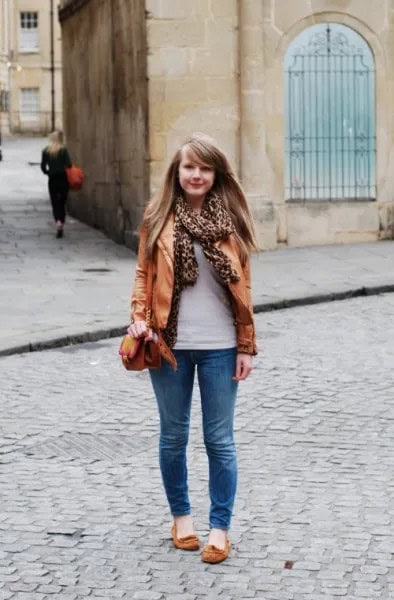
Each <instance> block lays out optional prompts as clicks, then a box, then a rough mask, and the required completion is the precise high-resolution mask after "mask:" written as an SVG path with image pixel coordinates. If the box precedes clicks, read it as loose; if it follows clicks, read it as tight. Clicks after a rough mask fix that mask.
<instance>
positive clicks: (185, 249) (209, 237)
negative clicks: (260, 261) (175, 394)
mask: <svg viewBox="0 0 394 600" xmlns="http://www.w3.org/2000/svg"><path fill="white" fill-rule="evenodd" d="M234 231H235V229H234V225H233V222H232V220H231V217H230V215H229V214H228V212H227V210H226V208H225V206H224V203H223V201H222V200H221V198H219V197H218V196H214V195H212V196H208V197H207V198H206V199H205V201H204V205H203V208H202V210H201V212H200V214H196V213H193V211H192V210H191V209H190V207H189V205H188V203H187V201H186V200H185V199H184V198H182V197H180V198H178V199H177V201H176V205H175V225H174V291H173V296H172V303H171V311H170V315H169V318H168V323H167V327H166V328H165V329H164V330H163V332H162V334H163V338H164V341H165V342H166V344H167V345H168V347H169V348H172V347H173V346H174V344H175V342H176V339H177V327H178V312H179V303H180V298H181V293H182V290H184V289H185V288H186V287H188V286H192V285H194V284H195V282H196V281H197V277H198V264H197V260H196V257H195V254H194V248H193V240H198V242H199V243H200V244H201V248H202V250H203V252H204V255H205V257H206V259H207V260H208V262H209V263H210V264H211V265H212V266H213V268H214V269H215V271H216V272H217V274H218V275H219V277H220V278H221V280H222V281H223V282H224V283H225V284H226V285H227V284H229V283H230V282H235V281H239V276H238V274H237V272H236V271H235V269H234V268H233V266H232V264H231V261H230V260H229V259H228V258H227V256H226V255H225V254H224V253H223V252H222V251H221V250H220V249H219V248H216V246H214V242H217V241H218V240H221V239H226V238H227V237H228V236H229V235H230V233H233V232H234Z"/></svg>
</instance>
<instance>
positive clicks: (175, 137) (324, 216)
mask: <svg viewBox="0 0 394 600" xmlns="http://www.w3.org/2000/svg"><path fill="white" fill-rule="evenodd" d="M59 15H60V21H61V25H62V30H63V33H62V37H63V54H64V56H65V57H66V60H65V61H64V71H63V72H64V110H65V130H66V135H67V139H68V144H69V146H70V148H71V152H72V155H73V157H74V160H75V161H76V162H78V163H81V164H82V166H83V167H84V169H85V172H86V176H87V177H86V186H85V187H84V190H83V191H82V192H80V193H79V194H78V197H74V198H73V199H72V200H71V208H72V211H73V212H74V213H75V214H76V215H77V216H79V217H80V218H82V219H83V220H86V221H87V222H89V223H91V224H93V225H95V226H97V227H100V228H102V229H103V230H104V231H105V232H106V233H107V234H108V235H110V236H111V237H112V238H113V239H115V240H117V241H119V242H125V243H126V244H127V245H131V246H134V245H135V242H136V230H137V226H138V223H139V221H140V218H141V215H142V211H143V206H144V204H145V202H146V200H147V199H148V198H149V197H150V196H151V194H152V193H154V191H155V190H156V189H157V187H158V185H159V181H160V178H161V176H162V174H163V172H164V169H165V167H166V164H167V162H168V160H169V158H170V157H171V155H172V154H173V152H174V149H175V148H176V147H177V145H178V144H179V143H180V141H182V139H183V138H184V137H185V136H187V135H188V134H189V133H190V132H193V131H203V132H206V133H208V134H210V135H212V136H214V137H215V138H216V139H217V140H218V141H219V143H220V144H221V146H222V147H223V148H224V149H225V151H226V152H227V153H228V154H229V156H230V157H231V159H232V161H233V164H234V165H235V168H236V170H237V172H238V175H239V177H240V179H241V181H242V184H243V186H244V189H245V191H246V193H247V195H248V198H249V201H250V204H251V207H252V210H253V213H254V217H255V222H256V229H257V235H258V241H259V245H260V247H261V248H263V249H264V248H275V247H277V246H278V245H281V244H288V245H291V246H300V245H306V244H327V243H345V242H358V241H369V240H377V239H383V238H387V237H392V236H393V233H394V191H393V190H394V153H393V148H394V145H393V141H394V119H393V103H394V75H393V74H394V0H377V1H375V2H374V3H371V2H370V0H291V2H289V1H288V0H145V1H144V0H65V1H63V2H62V3H61V8H60V12H59Z"/></svg>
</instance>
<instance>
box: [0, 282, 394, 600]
mask: <svg viewBox="0 0 394 600" xmlns="http://www.w3.org/2000/svg"><path fill="white" fill-rule="evenodd" d="M393 313H394V295H389V294H388V295H385V296H377V297H371V298H363V299H361V298H360V299H355V300H348V301H344V302H335V303H329V304H320V305H317V306H314V307H307V308H305V307H304V308H293V309H291V310H286V311H280V312H275V313H264V314H260V315H258V316H257V318H256V322H257V327H258V337H259V340H261V345H263V346H264V351H263V352H262V353H261V354H260V355H259V356H258V357H257V360H256V369H255V371H254V373H253V375H252V376H251V378H250V379H249V380H248V381H246V382H245V383H244V384H243V385H242V386H241V392H240V397H239V402H238V407H237V441H238V448H239V465H240V482H239V493H238V497H237V503H236V509H235V515H234V521H233V528H232V531H231V537H232V540H233V543H234V548H233V552H232V556H231V559H230V560H228V561H226V562H225V563H223V564H221V565H217V566H214V565H206V564H203V563H201V561H200V559H199V555H198V553H194V552H192V553H184V552H181V551H177V550H175V549H174V548H173V547H172V545H171V540H170V535H169V527H170V517H169V514H168V510H167V506H166V502H165V500H164V496H163V493H162V488H161V482H160V475H159V471H158V466H157V456H156V455H157V428H158V422H157V414H156V409H155V403H154V399H153V397H152V393H151V390H150V387H149V382H148V376H147V374H146V373H142V374H130V373H127V372H125V371H123V369H122V368H121V366H120V364H119V361H118V357H117V355H116V351H117V346H118V342H119V340H117V339H113V340H106V341H101V342H96V343H93V344H86V345H82V346H74V347H69V348H59V349H53V350H50V351H46V352H37V353H32V354H25V355H19V356H10V357H3V358H0V377H1V380H2V382H3V396H2V402H1V404H0V410H1V413H0V423H1V431H2V433H1V440H0V442H1V445H0V451H1V455H0V460H1V462H0V488H1V505H0V600H11V599H12V600H50V599H53V598H60V599H61V600H75V599H83V598H86V597H88V598H105V599H106V600H111V599H130V600H181V599H182V600H217V599H218V600H220V599H223V600H224V599H226V600H242V599H246V598H255V599H258V600H330V599H332V600H334V599H338V598H341V597H345V598H346V599H347V600H355V599H357V600H361V599H368V600H372V599H374V598H379V599H381V600H389V598H392V597H394V560H393V553H394V475H393V469H392V466H393V461H394V449H393V439H394V407H393V402H392V401H393V389H394V371H393V365H394V338H393V336H392V334H391V335H390V328H391V327H392V317H393ZM195 400H196V402H195V405H194V412H193V425H192V435H191V441H190V452H189V460H190V466H191V468H190V476H191V479H190V489H191V498H192V501H193V504H194V509H195V510H194V514H195V519H196V523H197V528H198V531H199V532H200V534H201V535H202V536H203V537H204V538H205V536H206V534H207V504H208V500H207V464H206V458H205V453H204V449H203V445H202V442H201V430H200V414H199V406H198V402H197V397H196V398H195ZM285 564H286V567H292V568H285Z"/></svg>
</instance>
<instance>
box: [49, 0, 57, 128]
mask: <svg viewBox="0 0 394 600" xmlns="http://www.w3.org/2000/svg"><path fill="white" fill-rule="evenodd" d="M50 6H51V9H50V17H49V18H50V42H51V51H50V52H51V131H54V130H55V126H56V119H55V41H54V27H53V13H54V11H53V0H51V5H50Z"/></svg>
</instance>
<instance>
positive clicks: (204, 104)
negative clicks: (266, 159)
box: [146, 0, 240, 192]
mask: <svg viewBox="0 0 394 600" xmlns="http://www.w3.org/2000/svg"><path fill="white" fill-rule="evenodd" d="M146 8H147V11H148V12H147V40H148V77H149V149H150V158H151V191H152V192H153V191H155V190H156V189H157V187H158V185H159V181H160V179H161V176H162V174H163V172H164V169H165V167H166V165H167V163H168V161H169V159H170V158H171V156H172V155H173V153H174V151H175V149H176V148H177V146H178V145H179V143H181V142H182V140H183V139H184V138H185V137H187V136H188V135H189V134H190V133H192V132H193V131H202V132H204V133H207V134H209V135H211V136H213V137H214V138H216V139H217V140H218V142H219V143H220V145H221V146H222V147H223V148H224V150H225V151H226V152H227V153H228V155H229V157H230V159H231V161H232V163H233V165H234V167H235V168H236V169H238V170H239V126H240V114H239V82H238V72H239V48H238V2H237V1H236V0H196V1H193V2H187V1H185V0H146Z"/></svg>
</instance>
